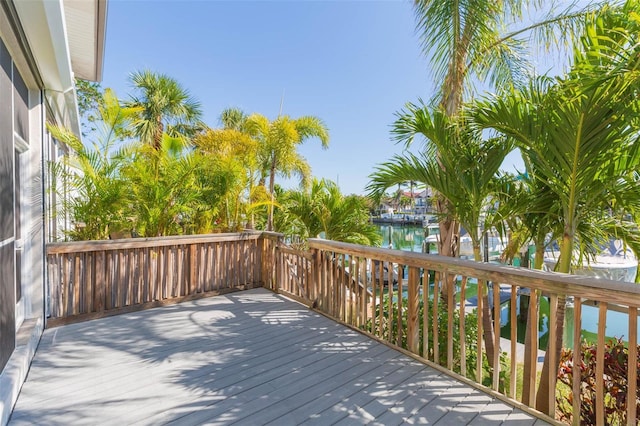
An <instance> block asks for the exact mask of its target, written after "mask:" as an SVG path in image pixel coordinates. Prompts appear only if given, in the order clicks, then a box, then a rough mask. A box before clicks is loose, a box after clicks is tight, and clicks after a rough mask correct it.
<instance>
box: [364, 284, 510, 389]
mask: <svg viewBox="0 0 640 426" xmlns="http://www.w3.org/2000/svg"><path fill="white" fill-rule="evenodd" d="M393 294H394V296H393V298H392V300H390V299H389V296H388V295H384V296H383V302H382V304H378V305H376V309H375V320H373V319H369V320H368V321H367V323H366V325H365V327H364V328H365V329H366V330H367V331H369V332H370V333H375V331H376V330H381V332H382V336H385V339H387V340H389V341H390V342H392V343H395V342H398V340H399V341H400V345H399V346H400V347H402V348H404V349H408V345H407V335H406V330H407V329H408V327H407V320H408V316H409V310H408V306H409V301H408V299H407V298H406V297H403V298H402V308H401V309H400V310H399V309H398V301H397V297H398V292H394V293H393ZM390 304H391V306H389V305H390ZM390 307H391V312H392V318H391V321H390V320H389V308H390ZM381 310H382V312H381ZM427 310H428V312H429V319H430V320H432V315H433V299H430V300H429V301H428V304H427ZM399 311H400V313H401V327H400V328H399V327H398V319H397V315H398V312H399ZM424 312H425V310H424V302H423V301H422V300H420V301H419V305H418V324H422V323H423V318H424ZM464 319H465V322H464V325H465V327H464V332H465V362H466V377H467V378H469V379H471V380H475V379H476V365H477V359H478V351H477V349H478V347H477V341H478V315H477V313H476V311H473V312H470V313H467V314H466V315H465V318H464ZM448 320H449V314H448V311H447V305H446V304H444V303H440V304H439V306H438V336H437V339H436V342H435V343H434V335H433V333H431V332H429V333H427V334H428V335H427V339H428V347H429V352H428V353H426V354H425V353H424V352H423V349H424V346H423V342H424V330H423V328H422V327H419V333H420V334H419V353H418V355H420V356H422V357H423V358H426V359H429V360H434V361H435V362H436V363H437V364H440V365H442V366H446V365H447V346H448V345H447V342H448V336H447V327H448ZM429 331H431V330H429ZM389 336H390V338H389ZM398 337H400V338H399V339H398ZM452 338H453V368H452V370H453V371H454V372H456V373H458V374H462V366H461V361H462V352H461V350H460V347H461V345H460V341H461V339H460V311H459V310H458V309H456V310H454V312H453V336H452ZM435 344H437V345H438V359H434V354H435V351H434V348H435ZM482 370H483V374H482V378H483V379H482V384H483V385H485V386H487V387H489V386H491V366H490V365H489V359H488V358H487V357H486V356H483V357H482ZM508 372H509V365H508V360H507V358H506V353H504V352H502V353H501V354H500V373H499V390H500V391H501V392H506V390H507V389H509V374H508Z"/></svg>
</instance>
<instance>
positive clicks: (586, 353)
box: [556, 339, 640, 425]
mask: <svg viewBox="0 0 640 426" xmlns="http://www.w3.org/2000/svg"><path fill="white" fill-rule="evenodd" d="M579 350H580V352H581V358H582V362H581V363H580V365H579V366H578V368H575V366H574V365H573V351H572V350H570V349H565V350H563V351H562V354H561V358H560V369H559V372H558V380H559V382H560V383H562V384H564V385H566V386H567V387H569V390H568V391H567V392H562V391H561V392H558V393H557V394H556V401H557V407H558V412H559V413H560V419H561V420H564V421H568V422H570V423H571V422H574V421H573V417H574V413H573V398H574V397H575V395H573V393H572V392H571V391H570V389H571V388H572V386H573V375H574V374H575V372H576V371H577V372H579V374H580V379H581V382H582V384H581V386H580V395H579V396H578V397H579V398H580V422H579V423H580V424H581V425H595V424H596V380H597V376H596V350H597V345H596V344H591V343H588V342H586V341H584V342H582V344H581V345H580V349H579ZM638 351H640V346H638ZM635 362H637V363H638V371H640V359H636V360H635ZM628 367H629V349H628V347H627V346H626V345H625V343H624V342H623V341H622V340H621V339H618V340H611V341H609V342H608V343H606V344H605V346H604V376H603V378H604V392H605V396H604V400H605V408H604V410H605V413H604V415H605V418H604V419H605V423H606V424H609V425H621V424H627V423H628V422H627V405H628V404H629V403H632V404H636V407H637V411H636V413H637V414H636V422H640V399H639V398H638V395H629V392H628V386H629V377H628V371H629V370H628ZM635 379H636V382H637V384H636V385H637V389H640V376H637V377H636V378H635ZM630 398H631V401H630V400H629V399H630ZM574 423H575V422H574Z"/></svg>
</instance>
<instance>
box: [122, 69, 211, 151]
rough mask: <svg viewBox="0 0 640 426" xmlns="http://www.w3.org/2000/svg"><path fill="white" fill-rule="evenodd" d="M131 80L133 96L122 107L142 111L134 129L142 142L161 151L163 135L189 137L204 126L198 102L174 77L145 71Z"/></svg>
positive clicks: (135, 73) (132, 75)
mask: <svg viewBox="0 0 640 426" xmlns="http://www.w3.org/2000/svg"><path fill="white" fill-rule="evenodd" d="M130 78H131V82H132V83H133V88H134V90H135V91H136V94H135V95H132V96H131V100H130V101H128V102H127V103H126V104H125V105H126V106H128V107H135V108H140V110H141V112H140V114H139V116H138V117H137V119H136V120H134V122H133V130H134V133H135V135H136V136H138V137H139V138H140V140H141V141H142V142H144V143H147V144H150V145H152V146H153V147H154V148H155V149H160V148H161V146H162V134H163V133H165V132H166V133H167V134H168V135H169V136H171V137H186V138H190V137H192V136H194V135H195V134H196V133H197V132H198V131H199V130H201V129H203V128H204V127H205V126H204V124H203V123H202V122H201V121H200V118H201V117H202V111H201V109H200V103H199V102H197V101H196V100H195V99H193V98H192V97H191V96H190V95H189V92H188V91H187V90H185V89H184V88H182V86H180V84H179V83H178V82H177V81H176V80H174V79H173V78H171V77H168V76H166V75H164V74H157V73H154V72H151V71H148V70H145V71H139V72H134V73H133V74H131V77H130Z"/></svg>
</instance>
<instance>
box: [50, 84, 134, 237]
mask: <svg viewBox="0 0 640 426" xmlns="http://www.w3.org/2000/svg"><path fill="white" fill-rule="evenodd" d="M135 113H136V111H135V110H134V109H130V108H122V107H121V106H120V104H119V102H118V99H117V98H116V96H115V94H113V92H111V91H110V90H108V89H107V90H106V91H105V93H104V96H103V99H102V101H101V102H100V103H99V106H98V114H99V121H96V122H95V123H96V125H97V132H96V139H95V140H93V141H92V143H91V145H90V146H89V147H86V146H85V145H83V144H82V142H81V141H80V140H79V139H78V138H77V136H76V135H74V134H73V133H72V132H71V131H69V130H67V129H65V128H62V127H58V126H48V128H49V131H50V132H51V134H52V135H53V136H54V137H55V138H56V139H58V140H59V141H61V142H63V143H64V144H66V145H67V146H69V147H70V148H71V151H70V153H69V155H68V156H66V157H63V159H61V160H60V161H59V162H58V163H53V164H50V171H51V173H52V175H53V177H54V179H52V181H53V182H54V185H53V187H52V188H51V190H52V191H53V192H55V193H56V196H57V199H58V200H61V201H60V205H59V206H56V207H58V208H59V211H57V214H58V215H62V216H70V217H71V218H72V219H73V221H74V222H75V223H76V227H75V228H74V229H72V230H70V231H69V235H68V237H70V238H72V239H74V240H93V239H106V238H108V237H109V234H110V233H111V232H112V231H120V230H122V229H124V228H126V227H127V226H128V215H127V211H126V210H127V205H128V200H129V194H130V192H129V188H128V186H127V184H126V182H125V181H124V180H123V179H122V176H121V175H120V171H121V167H122V161H123V156H124V151H123V150H122V149H117V145H118V144H119V142H120V135H121V134H122V132H123V131H124V129H125V128H126V126H127V123H128V122H129V120H130V119H131V118H132V116H133V115H134V114H135Z"/></svg>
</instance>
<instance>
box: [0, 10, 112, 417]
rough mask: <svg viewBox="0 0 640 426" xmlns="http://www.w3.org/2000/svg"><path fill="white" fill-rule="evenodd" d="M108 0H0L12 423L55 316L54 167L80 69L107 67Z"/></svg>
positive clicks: (0, 143) (1, 383) (74, 109)
mask: <svg viewBox="0 0 640 426" xmlns="http://www.w3.org/2000/svg"><path fill="white" fill-rule="evenodd" d="M106 6H107V4H106V0H82V1H74V0H2V1H0V424H6V423H7V421H8V417H9V414H10V413H11V410H12V408H13V405H14V403H15V401H16V398H17V396H18V393H19V391H20V387H21V386H22V383H23V382H24V380H25V377H26V374H27V371H28V368H29V364H30V362H31V359H32V357H33V353H34V351H35V348H36V346H37V343H38V341H39V339H40V335H41V334H42V330H43V328H44V326H45V322H46V312H47V289H46V270H45V266H44V265H45V243H46V242H47V241H49V240H51V239H54V238H55V235H56V233H58V232H59V231H60V229H59V226H60V225H59V223H58V219H57V218H56V217H55V215H54V214H53V213H52V211H53V209H52V208H51V206H53V205H55V204H56V203H57V200H55V197H48V195H47V191H46V189H47V188H48V187H50V185H51V177H50V176H49V175H48V173H47V165H48V163H49V162H50V161H56V160H57V159H58V158H59V157H60V156H61V155H64V154H65V153H66V152H67V148H66V147H65V146H64V145H62V144H60V143H59V142H57V141H55V140H53V138H52V137H51V136H50V135H49V133H48V132H47V130H46V127H45V124H46V123H53V124H59V125H64V126H66V127H68V128H70V129H71V130H72V131H74V132H75V133H76V134H78V136H79V135H80V124H79V116H78V106H77V100H76V94H75V90H74V86H75V82H74V77H79V78H83V79H87V80H92V81H98V80H100V78H101V74H102V59H103V47H104V39H105V25H106Z"/></svg>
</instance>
